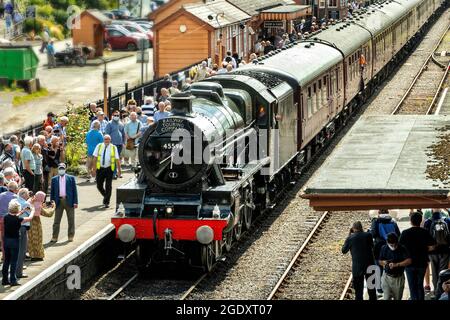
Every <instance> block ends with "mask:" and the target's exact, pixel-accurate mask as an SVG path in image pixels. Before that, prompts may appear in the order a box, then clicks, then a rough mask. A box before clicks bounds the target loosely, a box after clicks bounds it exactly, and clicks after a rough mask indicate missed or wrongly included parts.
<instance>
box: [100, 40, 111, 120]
mask: <svg viewBox="0 0 450 320" xmlns="http://www.w3.org/2000/svg"><path fill="white" fill-rule="evenodd" d="M110 54H111V49H109V48H106V49H104V50H103V55H104V56H109V55H110ZM99 58H100V60H102V61H103V65H104V69H103V112H104V113H105V114H106V115H108V116H109V113H108V71H107V70H106V64H107V63H108V61H107V60H106V59H105V58H104V57H99Z"/></svg>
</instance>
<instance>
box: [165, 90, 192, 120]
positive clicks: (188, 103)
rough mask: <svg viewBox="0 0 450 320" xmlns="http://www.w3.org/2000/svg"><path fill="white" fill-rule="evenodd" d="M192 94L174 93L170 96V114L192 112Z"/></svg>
mask: <svg viewBox="0 0 450 320" xmlns="http://www.w3.org/2000/svg"><path fill="white" fill-rule="evenodd" d="M193 99H194V96H193V95H191V94H190V93H188V92H182V93H176V94H173V95H172V96H171V97H170V102H171V103H172V114H173V115H179V114H189V113H192V100H193Z"/></svg>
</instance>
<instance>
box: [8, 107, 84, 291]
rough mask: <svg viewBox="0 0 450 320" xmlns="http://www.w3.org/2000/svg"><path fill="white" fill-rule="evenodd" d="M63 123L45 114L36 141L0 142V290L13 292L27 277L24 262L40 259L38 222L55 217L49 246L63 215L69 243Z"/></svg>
mask: <svg viewBox="0 0 450 320" xmlns="http://www.w3.org/2000/svg"><path fill="white" fill-rule="evenodd" d="M68 122H69V119H68V117H66V116H62V117H60V119H59V121H57V120H56V116H55V114H53V113H52V112H50V113H48V115H47V118H46V119H45V120H44V121H43V128H44V130H42V131H41V132H39V134H38V135H37V136H35V137H33V136H26V137H25V138H24V139H23V140H21V139H19V137H18V136H16V135H12V136H10V137H9V139H7V140H3V141H1V155H0V241H1V248H2V261H3V267H2V274H3V278H2V285H13V286H14V285H17V284H18V281H17V279H18V278H25V277H26V275H25V274H24V273H23V270H24V268H25V266H24V261H25V259H29V260H31V261H41V260H43V259H44V257H45V253H44V247H43V234H42V224H41V220H40V217H41V216H43V217H52V216H53V215H54V216H55V218H54V223H53V237H52V240H51V241H52V242H56V241H58V236H59V225H60V222H61V219H62V215H63V212H64V211H66V213H67V218H68V224H69V230H68V241H73V238H74V235H75V214H74V209H75V208H76V207H77V205H78V199H77V190H76V184H75V178H74V177H72V176H70V175H68V174H66V165H65V164H64V158H65V146H66V144H67V134H66V126H67V124H68ZM48 196H49V198H48ZM47 199H49V200H48V201H46V200H47ZM8 273H9V276H8Z"/></svg>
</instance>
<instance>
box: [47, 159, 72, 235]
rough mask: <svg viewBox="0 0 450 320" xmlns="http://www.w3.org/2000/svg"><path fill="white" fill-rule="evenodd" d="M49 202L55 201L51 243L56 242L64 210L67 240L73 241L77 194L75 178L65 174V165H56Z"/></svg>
mask: <svg viewBox="0 0 450 320" xmlns="http://www.w3.org/2000/svg"><path fill="white" fill-rule="evenodd" d="M50 200H51V201H55V203H56V210H55V221H54V223H53V237H52V240H51V242H57V241H58V235H59V227H60V223H61V219H62V215H63V212H64V210H65V211H66V214H67V222H68V225H69V226H68V227H69V228H68V238H69V241H73V237H74V235H75V209H76V208H78V192H77V185H76V181H75V177H73V176H71V175H68V174H66V165H65V164H64V163H60V164H59V165H58V175H57V176H56V177H53V178H52V183H51V192H50Z"/></svg>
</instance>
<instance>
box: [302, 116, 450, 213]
mask: <svg viewBox="0 0 450 320" xmlns="http://www.w3.org/2000/svg"><path fill="white" fill-rule="evenodd" d="M449 152H450V117H448V116H398V115H397V116H366V117H362V118H361V119H360V120H359V121H358V122H357V123H356V124H355V125H354V126H353V128H352V129H351V130H350V131H349V132H348V134H347V135H346V136H345V137H344V138H343V140H342V141H341V143H340V144H339V145H338V146H337V147H336V148H335V150H333V153H332V154H331V156H330V157H328V159H327V160H326V161H325V163H324V164H323V165H322V167H321V168H320V169H319V171H318V172H316V174H315V176H313V178H312V180H311V182H310V183H309V184H308V185H307V186H306V188H305V189H304V190H303V191H304V192H303V194H302V197H303V198H306V199H309V201H310V206H311V207H313V208H314V209H315V210H320V211H326V210H330V211H344V210H370V209H412V208H415V209H416V208H441V207H443V208H450V193H449V192H450V155H449Z"/></svg>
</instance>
